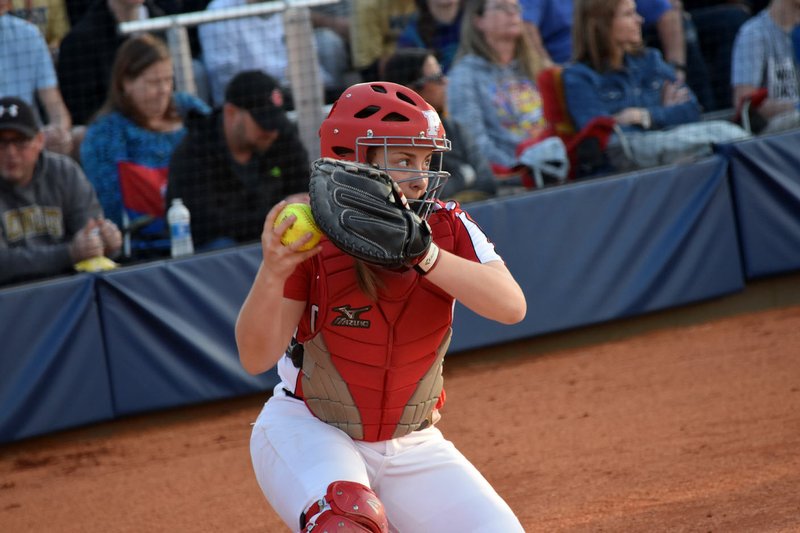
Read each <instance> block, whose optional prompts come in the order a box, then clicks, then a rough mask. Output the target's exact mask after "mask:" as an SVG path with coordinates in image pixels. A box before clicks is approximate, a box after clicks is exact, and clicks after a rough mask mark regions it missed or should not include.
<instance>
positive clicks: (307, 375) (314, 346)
mask: <svg viewBox="0 0 800 533" xmlns="http://www.w3.org/2000/svg"><path fill="white" fill-rule="evenodd" d="M302 380H303V398H305V401H306V405H308V408H309V409H311V412H312V413H314V416H316V417H317V418H319V419H320V420H322V421H323V422H326V423H328V424H330V425H332V426H335V427H337V428H339V429H341V430H342V431H344V432H345V433H347V434H348V435H350V437H352V438H354V439H359V440H360V439H363V438H364V428H363V426H362V425H361V414H360V413H359V412H358V408H357V407H356V402H355V401H354V400H353V397H352V396H351V395H350V391H349V390H348V388H347V383H345V381H344V379H342V376H341V375H340V374H339V371H338V370H336V367H334V366H333V362H332V361H331V354H330V352H329V351H328V347H327V346H326V345H325V341H324V340H323V338H322V335H320V334H317V335H315V336H314V337H313V338H311V339H309V340H308V341H306V342H305V343H304V344H303V377H302Z"/></svg>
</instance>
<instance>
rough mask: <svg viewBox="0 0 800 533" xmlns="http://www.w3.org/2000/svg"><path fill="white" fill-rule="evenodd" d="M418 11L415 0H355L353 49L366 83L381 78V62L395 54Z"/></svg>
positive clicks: (356, 66) (356, 64)
mask: <svg viewBox="0 0 800 533" xmlns="http://www.w3.org/2000/svg"><path fill="white" fill-rule="evenodd" d="M415 10H416V5H415V4H414V0H353V16H352V17H351V19H350V21H351V26H350V50H351V52H352V54H353V67H354V68H355V69H356V70H357V71H358V72H359V74H360V75H361V78H362V80H363V81H374V80H376V79H377V78H378V72H379V71H380V63H381V61H383V60H385V59H386V58H387V57H389V56H390V55H392V53H393V52H394V50H395V47H396V46H397V38H398V37H400V33H401V32H402V31H403V28H405V27H406V25H407V24H408V22H409V21H410V20H411V16H412V15H413V13H414V12H415Z"/></svg>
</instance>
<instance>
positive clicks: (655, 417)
mask: <svg viewBox="0 0 800 533" xmlns="http://www.w3.org/2000/svg"><path fill="white" fill-rule="evenodd" d="M796 279H797V278H795V280H792V281H796ZM794 290H797V285H794ZM768 291H769V294H768V295H767V298H768V299H770V298H771V299H772V300H773V301H771V302H770V303H769V304H767V305H760V306H758V305H757V306H753V305H750V304H747V305H745V304H742V303H741V302H742V298H743V297H741V296H740V297H734V298H731V299H729V300H728V305H727V306H726V309H727V311H726V312H725V313H719V312H717V313H716V314H715V312H714V311H713V309H714V308H715V307H714V306H717V307H719V306H720V305H721V304H719V303H711V304H705V305H701V306H695V307H691V308H687V309H684V310H681V311H678V312H674V311H673V312H670V314H669V317H670V318H669V319H668V320H665V319H664V318H663V316H661V317H659V316H651V317H644V318H640V319H635V320H630V321H626V322H624V323H621V324H616V325H614V326H613V328H612V327H611V326H605V327H597V328H587V329H585V330H582V331H580V332H574V333H573V334H571V335H559V336H549V337H546V338H540V339H533V340H531V341H526V342H519V343H513V344H509V345H504V346H500V347H496V348H492V349H489V350H482V351H480V352H471V353H467V354H459V355H456V356H454V357H452V358H451V359H449V362H448V364H447V365H446V379H445V383H446V388H447V397H448V403H447V405H446V407H445V410H444V418H443V420H442V422H441V423H440V427H441V428H442V429H443V431H444V433H445V435H446V436H448V437H449V438H450V439H451V440H453V441H454V442H455V443H456V445H457V446H458V447H459V448H460V449H461V450H462V451H463V452H464V453H465V454H466V455H467V457H469V458H470V459H471V460H472V461H473V462H474V463H475V464H476V465H477V466H478V467H479V468H480V469H481V471H482V472H483V473H484V474H485V475H486V477H487V478H488V479H489V480H490V481H491V482H492V483H493V484H494V486H495V487H496V488H497V489H498V491H499V492H500V493H501V494H502V495H503V497H505V498H506V500H507V501H508V502H509V504H510V505H511V507H512V508H513V509H514V510H515V511H516V512H517V514H518V516H519V517H520V519H521V521H522V523H523V524H524V525H525V528H526V530H527V531H543V532H544V531H547V532H552V531H579V532H582V531H586V532H589V531H592V532H595V531H604V532H616V531H625V532H630V531H643V532H651V531H670V532H675V531H692V532H695V531H696V532H706V531H713V532H752V531H758V532H778V531H781V532H783V531H786V532H789V531H798V530H800V304H797V303H792V304H791V305H788V306H786V305H780V306H777V307H776V306H775V305H774V304H775V300H776V299H780V297H781V296H780V294H778V291H783V292H785V289H776V288H774V287H773V288H771V289H768ZM737 305H739V306H742V308H741V309H737V308H736V307H737ZM758 307H760V308H758ZM709 309H711V311H709ZM264 399H265V398H264V397H263V396H258V397H256V396H250V397H245V398H239V399H236V400H231V401H225V402H219V403H214V404H210V405H204V406H195V407H190V408H186V409H177V410H172V411H169V412H161V413H156V414H151V415H146V416H137V417H132V418H128V419H125V420H119V421H115V422H110V423H105V424H99V425H95V426H91V427H87V428H81V429H77V430H71V431H66V432H62V433H59V434H56V435H49V436H45V437H41V438H35V439H30V440H27V441H23V442H19V443H14V444H11V445H6V446H3V447H0V530H2V531H4V532H27V531H37V532H38V531H42V532H45V531H47V532H51V531H59V532H62V531H63V532H94V531H97V532H116V531H126V532H127V531H130V532H144V531H148V532H149V531H164V532H184V531H186V532H197V531H225V532H240V531H242V532H249V531H253V532H256V531H259V532H264V531H269V532H273V531H275V532H281V531H287V529H286V528H285V527H284V526H283V525H282V524H281V523H280V522H279V521H278V519H277V517H276V516H275V515H274V513H273V512H272V511H271V509H270V508H269V507H268V505H267V504H266V503H265V502H264V500H263V499H262V498H261V495H260V493H259V490H258V488H257V486H256V483H255V480H254V478H253V475H252V473H251V470H250V463H249V455H248V453H249V452H248V440H249V430H250V428H249V423H250V422H251V421H252V420H253V419H254V418H255V416H256V414H257V412H258V411H259V409H260V406H261V404H262V403H263V401H264ZM404 533H406V532H404ZM408 533H416V532H408Z"/></svg>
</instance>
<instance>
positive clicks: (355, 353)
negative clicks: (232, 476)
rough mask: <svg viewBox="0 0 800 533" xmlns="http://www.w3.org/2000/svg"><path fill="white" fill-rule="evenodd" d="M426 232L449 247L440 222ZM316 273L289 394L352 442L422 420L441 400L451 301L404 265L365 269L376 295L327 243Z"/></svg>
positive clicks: (401, 430) (386, 435) (398, 432)
mask: <svg viewBox="0 0 800 533" xmlns="http://www.w3.org/2000/svg"><path fill="white" fill-rule="evenodd" d="M431 218H432V219H434V220H431V221H430V222H431V229H432V230H433V234H434V238H435V240H436V243H437V245H439V246H440V247H441V248H443V249H452V247H453V241H454V239H453V231H452V226H451V225H450V224H449V223H448V222H447V220H445V219H444V217H443V219H442V222H441V223H438V224H437V223H435V219H436V218H437V217H435V216H434V217H431ZM314 261H315V267H316V270H317V273H318V276H317V277H316V279H315V280H314V281H313V284H312V290H311V293H310V297H309V306H308V309H309V313H310V316H308V317H306V318H307V320H304V321H303V325H304V326H305V327H303V325H301V328H300V329H299V331H298V335H297V337H298V341H300V342H301V343H303V345H304V356H303V368H302V369H301V372H300V373H299V376H298V383H296V385H295V391H296V393H297V394H298V395H300V396H302V397H303V399H304V400H305V402H306V405H308V407H309V409H310V410H311V412H313V413H314V415H315V416H317V417H318V418H320V419H321V420H323V421H325V422H327V423H329V424H331V425H333V426H336V427H338V428H339V429H341V430H343V431H345V432H346V433H347V434H348V435H350V436H351V437H352V438H354V439H358V440H366V441H380V440H387V439H391V438H396V437H400V436H403V435H406V434H408V433H410V432H411V431H414V430H416V429H420V428H422V427H425V426H427V425H428V424H429V423H430V422H431V421H432V420H431V417H432V413H433V411H434V408H435V407H437V403H438V402H439V401H440V398H442V394H443V389H442V375H441V374H442V362H443V359H444V354H445V352H446V351H447V346H448V344H449V342H450V332H451V330H450V327H451V324H452V320H453V299H452V297H451V296H450V295H448V294H447V293H445V292H443V291H442V290H440V289H439V288H438V287H436V286H434V285H433V284H431V283H429V282H427V281H426V280H425V279H424V278H422V277H421V276H420V275H419V274H417V273H416V272H415V271H413V270H408V271H405V272H391V271H386V270H382V269H381V270H375V271H374V272H375V273H376V274H377V275H378V277H379V278H380V280H381V281H382V282H383V285H384V287H383V288H381V289H379V291H378V301H377V302H376V301H372V300H370V299H369V298H368V297H367V296H366V295H364V293H363V292H361V290H360V289H359V287H358V283H357V278H356V269H355V261H354V260H353V258H352V257H350V256H348V255H346V254H344V253H342V252H340V251H339V250H338V249H337V248H336V247H334V246H333V245H332V244H331V243H330V242H328V241H325V242H324V243H323V251H322V252H321V253H320V254H318V255H317V256H315V257H314Z"/></svg>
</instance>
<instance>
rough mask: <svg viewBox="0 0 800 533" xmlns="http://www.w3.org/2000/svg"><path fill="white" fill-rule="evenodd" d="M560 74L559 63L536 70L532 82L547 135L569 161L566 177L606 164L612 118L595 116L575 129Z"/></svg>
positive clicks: (595, 169) (612, 128) (576, 175)
mask: <svg viewBox="0 0 800 533" xmlns="http://www.w3.org/2000/svg"><path fill="white" fill-rule="evenodd" d="M561 73H562V67H560V66H553V67H548V68H546V69H544V70H542V71H541V72H540V73H539V75H538V77H537V79H536V83H537V86H538V88H539V93H540V94H541V95H542V101H543V105H544V109H543V111H544V118H545V120H546V121H547V127H548V130H549V134H550V135H556V136H558V137H560V138H561V140H562V141H564V144H565V145H566V147H567V156H568V158H569V163H570V174H569V179H575V178H579V177H584V176H588V175H591V174H595V173H597V172H598V171H600V170H602V169H603V168H604V167H607V163H606V160H605V156H604V152H605V149H606V146H607V145H608V140H609V138H610V137H611V134H612V133H613V131H614V124H615V121H614V119H613V118H611V117H606V116H604V117H596V118H594V119H592V120H591V121H590V122H589V124H587V125H586V126H585V127H584V128H583V129H581V130H580V131H578V130H576V128H575V124H574V123H573V121H572V117H571V116H570V114H569V110H568V109H567V102H566V99H565V96H564V82H563V80H562V78H561Z"/></svg>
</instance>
